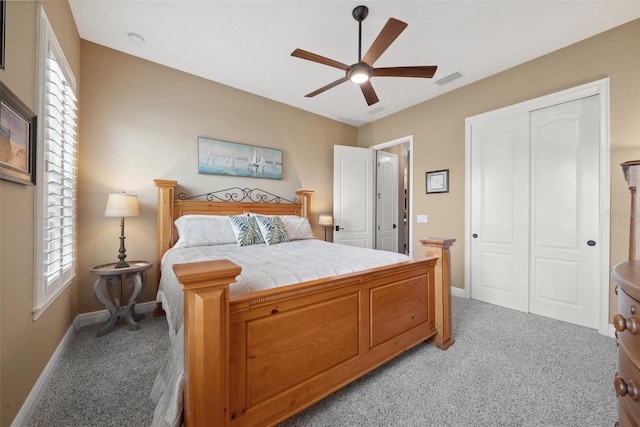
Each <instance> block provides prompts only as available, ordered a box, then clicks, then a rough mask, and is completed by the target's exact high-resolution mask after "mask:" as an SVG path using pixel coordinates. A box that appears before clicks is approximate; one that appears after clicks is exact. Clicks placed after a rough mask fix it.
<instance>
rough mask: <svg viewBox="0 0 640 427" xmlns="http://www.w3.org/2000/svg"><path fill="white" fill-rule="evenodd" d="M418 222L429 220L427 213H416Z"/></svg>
mask: <svg viewBox="0 0 640 427" xmlns="http://www.w3.org/2000/svg"><path fill="white" fill-rule="evenodd" d="M418 222H419V223H421V224H426V223H427V222H429V217H428V216H427V215H418Z"/></svg>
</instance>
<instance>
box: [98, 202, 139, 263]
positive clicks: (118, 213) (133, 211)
mask: <svg viewBox="0 0 640 427" xmlns="http://www.w3.org/2000/svg"><path fill="white" fill-rule="evenodd" d="M104 216H108V217H119V218H120V250H119V251H118V252H119V254H118V259H119V260H120V261H119V262H118V263H117V264H116V265H115V267H116V268H124V267H129V264H127V263H126V262H125V260H124V259H125V258H126V257H127V254H126V250H125V248H124V239H125V237H124V218H125V217H128V216H138V196H134V195H132V194H125V193H124V192H122V193H111V194H109V198H108V199H107V208H106V209H105V211H104Z"/></svg>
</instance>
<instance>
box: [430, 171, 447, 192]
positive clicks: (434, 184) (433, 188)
mask: <svg viewBox="0 0 640 427" xmlns="http://www.w3.org/2000/svg"><path fill="white" fill-rule="evenodd" d="M448 192H449V169H444V170H441V171H432V172H427V194H431V193H448Z"/></svg>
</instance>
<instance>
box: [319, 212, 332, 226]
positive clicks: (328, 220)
mask: <svg viewBox="0 0 640 427" xmlns="http://www.w3.org/2000/svg"><path fill="white" fill-rule="evenodd" d="M318 224H320V225H324V226H325V227H328V226H331V225H333V216H332V215H328V214H323V215H320V217H319V218H318Z"/></svg>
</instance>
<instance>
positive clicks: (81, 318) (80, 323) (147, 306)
mask: <svg viewBox="0 0 640 427" xmlns="http://www.w3.org/2000/svg"><path fill="white" fill-rule="evenodd" d="M156 305H157V303H156V302H155V301H149V302H141V303H139V304H136V313H141V314H146V313H151V312H153V310H155V308H156ZM107 320H109V310H107V309H104V310H98V311H92V312H91V313H82V314H78V315H77V316H76V318H75V319H74V321H73V325H74V326H75V328H76V330H78V329H80V328H82V327H85V326H89V325H95V324H96V323H102V322H106V321H107Z"/></svg>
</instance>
